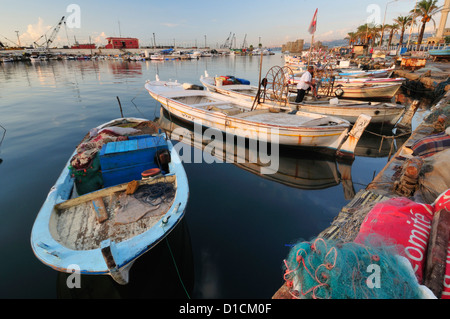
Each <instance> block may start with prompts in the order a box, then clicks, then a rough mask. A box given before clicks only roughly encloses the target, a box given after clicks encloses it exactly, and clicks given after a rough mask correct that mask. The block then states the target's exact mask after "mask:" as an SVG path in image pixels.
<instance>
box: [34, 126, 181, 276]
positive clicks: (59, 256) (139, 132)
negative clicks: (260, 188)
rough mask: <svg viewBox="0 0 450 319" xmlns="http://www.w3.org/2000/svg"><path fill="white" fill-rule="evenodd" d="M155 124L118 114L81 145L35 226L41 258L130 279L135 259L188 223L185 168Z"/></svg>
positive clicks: (65, 268) (62, 267)
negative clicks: (183, 222) (116, 117)
mask: <svg viewBox="0 0 450 319" xmlns="http://www.w3.org/2000/svg"><path fill="white" fill-rule="evenodd" d="M151 123H152V122H149V121H147V120H144V119H136V118H120V119H116V120H113V121H110V122H108V123H105V124H102V125H100V126H98V127H96V128H94V129H92V130H91V131H90V132H89V133H88V134H87V135H86V137H85V138H84V139H83V141H82V143H80V145H78V147H77V148H76V150H75V151H74V152H73V153H72V156H71V158H70V159H69V161H68V162H67V164H66V165H65V166H64V169H63V170H62V172H61V174H60V176H59V178H58V179H57V181H56V183H55V185H54V186H53V187H52V188H51V190H50V192H49V193H48V195H47V198H46V199H45V201H44V204H43V206H42V207H41V209H40V211H39V213H38V215H37V217H36V220H35V222H34V225H33V229H32V233H31V246H32V249H33V252H34V254H35V255H36V257H37V258H38V259H39V260H40V261H41V262H43V263H44V264H46V265H48V266H50V267H52V268H53V269H55V270H57V271H60V272H66V273H72V272H78V273H79V274H91V275H110V276H111V277H112V278H113V279H114V280H115V281H116V282H118V283H119V284H127V283H128V281H129V270H130V268H131V267H132V265H133V263H134V262H135V261H136V259H137V258H139V257H140V256H142V255H143V254H144V253H146V252H147V251H149V250H150V249H152V248H153V247H155V246H156V245H157V244H158V243H159V242H160V241H161V240H163V239H164V238H165V237H166V236H167V235H168V234H169V233H170V232H171V231H172V230H173V229H174V228H175V226H176V225H177V224H178V223H179V222H180V221H181V220H182V218H183V217H184V212H185V208H186V205H187V200H188V195H189V187H188V182H187V177H186V173H185V171H184V168H183V165H182V163H181V160H180V158H179V157H178V154H177V152H176V150H175V149H174V148H173V145H172V143H171V142H170V140H167V139H166V136H165V134H154V133H153V132H154V131H155V129H154V126H152V124H151ZM83 167H85V168H83Z"/></svg>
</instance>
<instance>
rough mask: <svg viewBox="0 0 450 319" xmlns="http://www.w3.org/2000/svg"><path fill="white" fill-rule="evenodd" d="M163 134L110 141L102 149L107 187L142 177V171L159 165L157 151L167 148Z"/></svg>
mask: <svg viewBox="0 0 450 319" xmlns="http://www.w3.org/2000/svg"><path fill="white" fill-rule="evenodd" d="M167 148H168V147H167V142H166V140H165V139H164V137H163V136H148V135H144V136H137V137H136V136H135V137H133V138H131V139H129V140H126V141H118V142H110V143H107V144H105V145H103V147H102V149H101V151H100V166H101V170H102V176H103V184H104V186H105V187H109V186H113V185H117V184H121V183H127V182H129V181H132V180H136V179H141V172H143V171H145V170H147V169H149V168H154V167H157V164H156V163H155V161H154V159H155V155H156V152H157V151H158V150H160V149H167Z"/></svg>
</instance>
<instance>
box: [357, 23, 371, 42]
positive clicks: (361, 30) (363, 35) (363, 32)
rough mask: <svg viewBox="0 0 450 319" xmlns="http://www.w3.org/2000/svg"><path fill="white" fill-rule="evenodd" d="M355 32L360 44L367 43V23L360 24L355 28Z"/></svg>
mask: <svg viewBox="0 0 450 319" xmlns="http://www.w3.org/2000/svg"><path fill="white" fill-rule="evenodd" d="M356 33H357V34H358V37H359V39H360V42H361V44H368V42H369V25H368V24H367V23H366V24H363V25H360V26H359V27H358V28H357V30H356Z"/></svg>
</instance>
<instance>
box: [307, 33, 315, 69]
mask: <svg viewBox="0 0 450 319" xmlns="http://www.w3.org/2000/svg"><path fill="white" fill-rule="evenodd" d="M313 45H314V33H313V35H312V37H311V46H310V47H309V57H308V66H309V64H310V62H311V55H312V47H313Z"/></svg>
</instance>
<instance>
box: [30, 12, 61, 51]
mask: <svg viewBox="0 0 450 319" xmlns="http://www.w3.org/2000/svg"><path fill="white" fill-rule="evenodd" d="M64 18H65V17H64V16H63V17H62V18H61V20H59V22H58V24H57V25H56V26H55V27H54V28H53V31H52V33H51V34H50V37H48V38H47V37H46V34H45V33H44V34H43V35H41V36H40V37H39V39H37V40H36V41H34V44H35V45H36V46H37V47H45V49H46V50H48V48H49V46H50V44H52V43H53V40H55V38H56V35H57V34H58V32H59V29H60V28H61V24H62V23H63V22H64ZM43 37H45V39H46V41H45V42H44V43H43V44H41V45H39V44H38V43H37V42H38V41H39V40H41V39H42V38H43Z"/></svg>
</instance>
